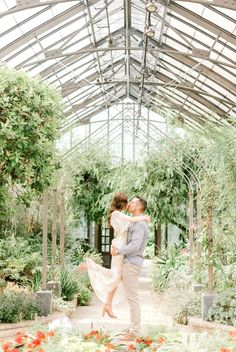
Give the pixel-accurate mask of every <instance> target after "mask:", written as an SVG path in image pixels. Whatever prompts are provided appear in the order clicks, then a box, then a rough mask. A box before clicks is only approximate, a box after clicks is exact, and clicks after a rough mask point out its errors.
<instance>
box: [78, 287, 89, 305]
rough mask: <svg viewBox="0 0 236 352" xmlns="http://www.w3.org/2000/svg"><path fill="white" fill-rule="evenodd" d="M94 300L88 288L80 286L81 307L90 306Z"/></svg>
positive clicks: (79, 299)
mask: <svg viewBox="0 0 236 352" xmlns="http://www.w3.org/2000/svg"><path fill="white" fill-rule="evenodd" d="M91 299H92V292H91V291H90V289H88V288H87V287H86V286H84V285H82V284H81V283H80V284H79V293H78V296H77V302H78V305H79V306H88V305H89V303H90V302H91Z"/></svg>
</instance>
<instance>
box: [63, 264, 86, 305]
mask: <svg viewBox="0 0 236 352" xmlns="http://www.w3.org/2000/svg"><path fill="white" fill-rule="evenodd" d="M60 283H61V294H62V298H63V299H64V300H65V301H71V300H72V299H73V298H76V297H77V302H78V304H79V305H81V306H85V305H88V304H89V302H90V301H91V298H92V293H91V290H90V289H89V288H88V287H86V286H85V281H84V280H80V276H79V275H78V274H77V273H76V271H75V269H69V268H67V269H65V270H63V271H61V272H60Z"/></svg>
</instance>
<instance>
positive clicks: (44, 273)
mask: <svg viewBox="0 0 236 352" xmlns="http://www.w3.org/2000/svg"><path fill="white" fill-rule="evenodd" d="M47 242H48V191H44V193H43V246H42V252H43V256H42V290H46V289H47V249H48V243H47Z"/></svg>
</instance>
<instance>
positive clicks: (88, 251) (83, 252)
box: [66, 240, 102, 265]
mask: <svg viewBox="0 0 236 352" xmlns="http://www.w3.org/2000/svg"><path fill="white" fill-rule="evenodd" d="M84 257H89V258H91V259H93V260H95V261H96V263H98V264H102V257H101V254H100V253H98V252H97V250H96V249H95V248H94V247H93V246H92V245H90V244H89V243H88V242H86V241H85V240H76V242H74V243H72V244H71V245H70V247H69V248H68V249H67V251H66V258H67V262H68V263H70V264H73V265H79V264H80V263H81V262H82V261H83V260H84Z"/></svg>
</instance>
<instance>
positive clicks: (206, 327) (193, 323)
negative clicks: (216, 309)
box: [188, 317, 235, 332]
mask: <svg viewBox="0 0 236 352" xmlns="http://www.w3.org/2000/svg"><path fill="white" fill-rule="evenodd" d="M188 326H189V327H190V328H192V329H194V330H195V331H199V332H202V331H209V332H213V331H226V332H227V331H232V330H235V326H233V325H224V324H219V323H214V322H211V321H205V320H202V319H201V318H198V317H188Z"/></svg>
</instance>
